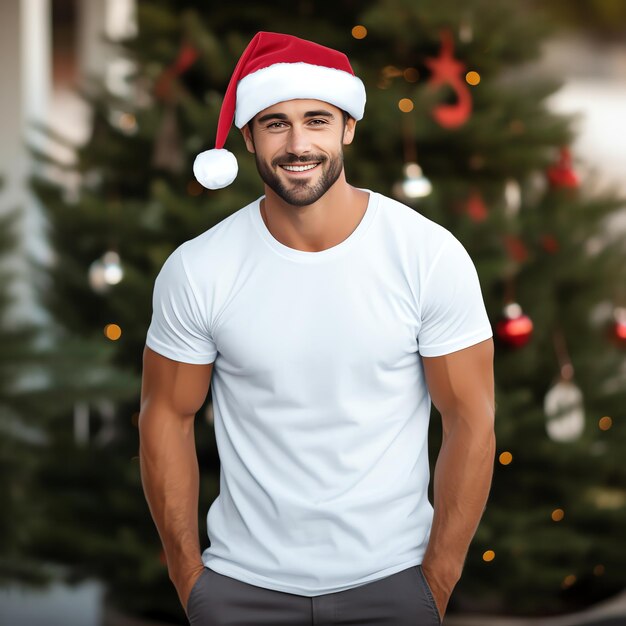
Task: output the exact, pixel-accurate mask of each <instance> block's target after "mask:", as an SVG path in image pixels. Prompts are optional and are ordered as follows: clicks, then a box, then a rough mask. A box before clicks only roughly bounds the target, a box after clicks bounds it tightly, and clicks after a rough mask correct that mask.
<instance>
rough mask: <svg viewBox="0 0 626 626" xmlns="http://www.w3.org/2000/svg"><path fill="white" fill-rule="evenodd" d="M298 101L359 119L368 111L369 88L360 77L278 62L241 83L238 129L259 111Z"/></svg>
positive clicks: (331, 70)
mask: <svg viewBox="0 0 626 626" xmlns="http://www.w3.org/2000/svg"><path fill="white" fill-rule="evenodd" d="M296 98H307V99H312V100H323V101H324V102H329V103H330V104H333V105H334V106H336V107H338V108H339V109H343V110H344V111H347V112H348V113H349V114H350V115H351V116H352V117H353V118H354V119H356V120H360V119H361V118H362V117H363V112H364V111H365V86H364V85H363V82H362V81H361V79H360V78H358V77H357V76H354V75H353V74H349V73H348V72H344V71H343V70H337V69H335V68H332V67H325V66H322V65H312V64H310V63H301V62H298V63H274V64H273V65H270V66H269V67H264V68H262V69H260V70H257V71H256V72H253V73H252V74H248V75H247V76H244V77H243V78H242V79H241V80H240V81H239V83H238V85H237V98H236V108H235V126H236V127H237V128H242V127H243V126H245V125H246V124H247V123H248V122H249V121H250V120H251V119H252V118H253V117H254V116H255V115H256V114H257V113H259V111H262V110H263V109H266V108H267V107H269V106H272V105H273V104H277V103H278V102H283V101H284V100H294V99H296Z"/></svg>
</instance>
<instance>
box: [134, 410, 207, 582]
mask: <svg viewBox="0 0 626 626" xmlns="http://www.w3.org/2000/svg"><path fill="white" fill-rule="evenodd" d="M168 417H170V416H167V417H166V416H163V415H159V416H156V415H149V414H146V415H142V416H141V417H140V420H139V438H140V446H139V462H140V467H141V481H142V484H143V489H144V494H145V496H146V500H147V502H148V506H149V507H150V512H151V514H152V518H153V520H154V523H155V525H156V527H157V530H158V532H159V536H160V537H161V542H162V543H163V549H164V551H165V556H166V559H167V566H168V570H169V574H170V578H172V577H177V576H182V575H183V573H184V572H189V571H192V570H193V569H194V568H195V569H197V567H198V565H202V560H201V558H200V543H199V539H198V490H199V472H198V459H197V456H196V447H195V438H194V429H193V416H192V417H190V418H188V419H184V420H183V419H181V418H180V417H179V416H171V418H168Z"/></svg>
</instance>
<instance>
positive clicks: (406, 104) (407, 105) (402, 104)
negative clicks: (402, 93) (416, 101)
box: [398, 98, 414, 113]
mask: <svg viewBox="0 0 626 626" xmlns="http://www.w3.org/2000/svg"><path fill="white" fill-rule="evenodd" d="M413 106H414V105H413V100H411V99H410V98H402V99H401V100H400V101H399V102H398V108H399V109H400V111H402V112H403V113H410V112H411V111H412V110H413Z"/></svg>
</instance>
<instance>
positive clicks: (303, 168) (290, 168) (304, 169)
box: [280, 162, 320, 172]
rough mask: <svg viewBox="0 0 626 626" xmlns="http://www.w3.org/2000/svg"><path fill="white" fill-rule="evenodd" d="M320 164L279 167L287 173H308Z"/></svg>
mask: <svg viewBox="0 0 626 626" xmlns="http://www.w3.org/2000/svg"><path fill="white" fill-rule="evenodd" d="M319 164H320V163H319V162H318V163H309V164H305V165H280V167H282V168H283V169H284V170H287V171H288V172H308V171H309V170H312V169H313V168H315V167H317V166H318V165H319Z"/></svg>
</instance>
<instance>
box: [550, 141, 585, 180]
mask: <svg viewBox="0 0 626 626" xmlns="http://www.w3.org/2000/svg"><path fill="white" fill-rule="evenodd" d="M546 174H547V176H548V180H549V181H550V184H551V185H552V187H569V188H574V189H575V188H577V187H578V185H579V181H578V176H577V175H576V172H574V170H573V169H572V155H571V153H570V151H569V148H568V147H567V146H563V147H562V148H561V152H560V157H559V160H558V162H557V163H555V164H554V165H551V166H550V167H549V168H548V169H547V170H546Z"/></svg>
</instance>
